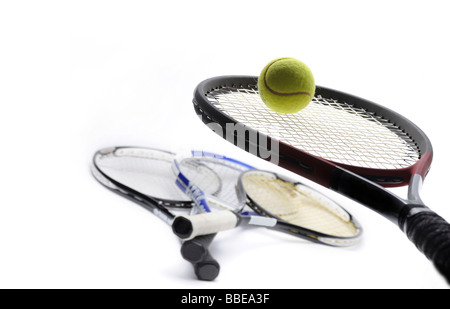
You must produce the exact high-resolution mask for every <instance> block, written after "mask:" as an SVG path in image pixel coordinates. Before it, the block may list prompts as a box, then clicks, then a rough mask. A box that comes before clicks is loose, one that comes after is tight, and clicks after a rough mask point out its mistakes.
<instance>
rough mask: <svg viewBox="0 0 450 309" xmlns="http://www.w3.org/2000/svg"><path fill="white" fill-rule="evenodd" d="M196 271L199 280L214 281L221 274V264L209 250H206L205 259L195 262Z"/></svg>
mask: <svg viewBox="0 0 450 309" xmlns="http://www.w3.org/2000/svg"><path fill="white" fill-rule="evenodd" d="M194 271H195V275H196V276H197V278H198V279H199V280H204V281H212V280H214V279H216V278H217V276H218V275H219V272H220V265H219V263H218V262H217V261H216V260H215V259H214V258H213V257H212V256H211V254H210V253H209V252H206V255H205V256H204V257H203V259H202V260H201V261H200V262H198V263H195V264H194Z"/></svg>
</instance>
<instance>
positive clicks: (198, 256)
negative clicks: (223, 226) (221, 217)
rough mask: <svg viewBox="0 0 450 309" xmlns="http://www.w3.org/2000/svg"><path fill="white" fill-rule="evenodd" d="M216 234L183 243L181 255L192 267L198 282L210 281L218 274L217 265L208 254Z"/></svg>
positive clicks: (218, 268) (218, 266)
mask: <svg viewBox="0 0 450 309" xmlns="http://www.w3.org/2000/svg"><path fill="white" fill-rule="evenodd" d="M215 236H216V234H210V235H203V236H198V237H195V238H193V239H191V240H188V241H185V242H183V244H182V245H181V255H182V256H183V258H184V259H185V260H186V261H189V262H191V263H192V264H193V265H194V271H195V274H196V275H197V278H198V279H199V280H205V281H212V280H214V279H216V278H217V276H218V275H219V272H220V265H219V263H218V262H217V261H216V260H215V259H214V258H213V257H212V256H211V254H210V253H209V246H210V245H211V243H212V241H213V240H214V237H215Z"/></svg>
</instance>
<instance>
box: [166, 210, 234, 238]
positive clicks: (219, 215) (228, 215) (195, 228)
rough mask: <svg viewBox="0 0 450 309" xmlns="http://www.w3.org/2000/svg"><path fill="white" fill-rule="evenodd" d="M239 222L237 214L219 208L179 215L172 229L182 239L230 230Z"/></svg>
mask: <svg viewBox="0 0 450 309" xmlns="http://www.w3.org/2000/svg"><path fill="white" fill-rule="evenodd" d="M237 224H238V217H237V216H236V214H234V213H233V212H231V211H228V210H219V211H214V212H208V213H201V214H198V215H192V216H184V215H180V216H177V217H176V218H175V220H174V221H173V224H172V230H173V232H174V233H175V235H177V236H178V237H180V238H181V239H183V240H190V239H192V238H195V237H197V236H201V235H208V234H215V233H217V232H221V231H226V230H230V229H232V228H234V227H236V225H237Z"/></svg>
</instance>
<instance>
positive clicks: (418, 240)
mask: <svg viewBox="0 0 450 309" xmlns="http://www.w3.org/2000/svg"><path fill="white" fill-rule="evenodd" d="M416 209H417V208H416ZM425 209H426V211H420V212H417V213H415V214H412V215H411V213H413V211H408V213H409V214H407V215H406V216H405V217H404V218H403V220H401V221H402V222H403V224H402V226H403V230H404V231H405V233H406V235H407V236H408V238H409V239H410V240H411V241H412V242H413V243H414V244H415V245H416V246H417V248H418V249H419V250H420V251H421V252H423V253H424V254H425V256H426V257H427V258H428V259H430V260H431V261H432V262H433V263H434V266H435V267H436V268H437V270H438V271H439V272H440V273H441V274H442V275H443V276H444V277H445V279H446V280H447V282H448V283H449V284H450V224H448V222H447V221H445V220H444V219H443V218H442V217H440V216H439V215H437V214H436V213H434V212H432V211H430V210H428V208H425ZM410 210H411V209H410ZM413 210H414V209H413Z"/></svg>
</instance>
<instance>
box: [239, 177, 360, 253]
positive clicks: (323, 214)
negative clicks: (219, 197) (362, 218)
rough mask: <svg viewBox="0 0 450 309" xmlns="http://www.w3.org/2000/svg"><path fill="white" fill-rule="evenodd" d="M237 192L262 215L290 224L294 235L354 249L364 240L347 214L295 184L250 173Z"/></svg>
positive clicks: (287, 180) (299, 184) (289, 180)
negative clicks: (353, 246)
mask: <svg viewBox="0 0 450 309" xmlns="http://www.w3.org/2000/svg"><path fill="white" fill-rule="evenodd" d="M237 192H238V196H239V199H241V200H243V201H245V203H246V204H247V205H248V206H249V207H250V208H251V209H253V210H254V211H255V212H256V213H258V214H259V215H261V216H264V217H270V218H275V219H277V220H279V221H282V222H285V223H287V224H288V225H287V226H286V227H287V228H288V231H289V233H291V234H292V233H293V234H295V233H298V234H301V235H303V236H305V237H306V238H308V239H309V240H314V241H317V242H320V243H325V244H328V245H333V246H349V245H353V244H355V243H356V242H358V241H359V239H360V238H361V235H362V227H361V225H360V224H359V222H358V221H357V220H356V219H355V218H354V217H353V216H352V215H351V214H350V213H349V212H348V211H347V210H345V209H344V208H343V207H342V206H340V205H339V204H337V203H336V202H335V201H333V200H331V199H329V198H327V197H326V196H324V195H323V194H321V193H320V192H318V191H317V190H314V189H313V188H311V187H309V186H307V185H305V184H303V183H300V182H298V181H296V180H292V179H289V178H287V177H285V176H281V175H279V174H276V173H274V172H270V171H262V170H249V171H246V172H244V173H242V174H241V176H240V177H239V182H238V187H237Z"/></svg>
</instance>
